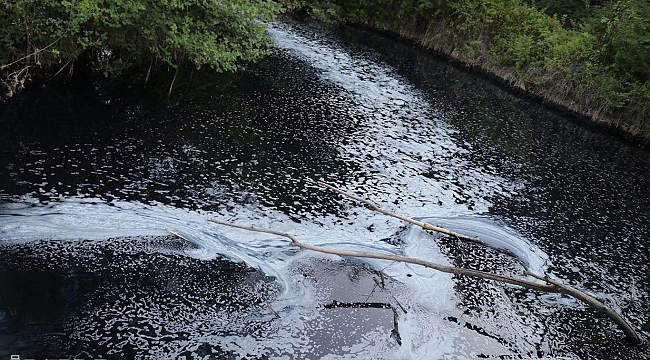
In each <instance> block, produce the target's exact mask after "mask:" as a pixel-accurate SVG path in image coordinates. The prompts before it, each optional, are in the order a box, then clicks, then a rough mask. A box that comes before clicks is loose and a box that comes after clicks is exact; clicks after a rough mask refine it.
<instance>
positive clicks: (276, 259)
mask: <svg viewBox="0 0 650 360" xmlns="http://www.w3.org/2000/svg"><path fill="white" fill-rule="evenodd" d="M269 33H270V35H271V36H273V37H274V38H275V43H276V47H275V49H274V50H273V53H272V55H270V56H269V57H267V58H266V59H264V60H263V61H262V62H260V63H259V64H256V65H252V66H250V67H249V68H248V69H247V70H246V71H243V72H240V73H237V74H225V75H218V76H217V75H210V74H207V73H206V72H196V73H194V72H192V75H186V76H184V77H183V78H184V79H186V80H187V81H186V82H185V83H181V85H179V86H176V90H175V93H173V94H172V96H171V98H170V101H169V102H166V101H165V100H161V98H160V96H158V97H157V96H156V95H155V94H154V95H152V91H148V90H143V89H142V84H136V85H134V84H128V83H117V82H110V81H97V82H93V83H89V82H83V81H80V80H79V81H76V80H74V78H73V81H72V82H71V83H70V84H68V85H54V84H53V85H51V86H49V85H48V87H46V88H43V89H40V88H39V89H28V90H26V91H24V92H23V93H22V94H21V95H19V96H18V97H17V98H16V99H14V100H12V101H11V102H8V103H5V104H2V105H0V141H1V142H2V145H0V358H9V357H10V355H12V354H21V356H22V357H21V358H30V357H49V358H52V357H58V358H68V357H70V358H72V357H76V358H93V359H97V358H109V359H120V358H142V359H145V358H146V359H177V358H178V359H181V358H185V359H209V358H218V359H221V358H228V359H231V358H232V359H242V358H256V359H257V358H259V359H265V358H281V359H341V358H350V359H352V358H354V359H359V358H367V359H371V358H372V359H451V358H454V359H474V358H477V357H486V358H545V359H558V358H561V359H601V358H602V359H605V358H606V359H631V358H635V359H641V358H650V355H649V353H650V347H648V336H649V335H650V314H649V312H648V310H647V309H648V308H650V298H649V294H648V291H649V289H650V277H649V275H648V274H649V271H650V250H649V240H650V236H649V235H648V234H650V153H648V152H647V151H643V150H639V149H636V148H634V147H631V146H628V145H626V144H625V143H624V142H622V141H620V140H618V139H616V138H613V137H610V136H608V135H606V134H603V133H601V132H599V131H598V130H595V129H591V128H588V127H586V126H585V125H584V124H581V123H579V122H578V121H577V120H575V119H570V118H568V117H566V116H564V115H563V114H561V113H559V112H557V111H554V110H552V109H548V108H545V107H544V106H543V105H541V104H539V103H536V102H534V101H531V100H529V99H526V98H522V97H520V96H516V95H513V94H511V93H509V92H507V91H505V90H504V89H503V88H501V87H499V86H498V85H496V84H494V83H492V82H490V80H488V79H485V78H483V77H481V76H479V75H477V74H473V73H468V72H465V71H463V69H462V68H459V67H458V66H456V65H453V64H450V63H449V62H448V61H447V60H445V59H441V58H437V57H435V56H433V55H431V54H428V53H426V52H423V51H421V50H419V49H417V48H416V47H414V46H412V45H409V44H405V43H401V42H398V41H395V40H394V39H390V38H386V37H383V36H380V35H377V34H374V33H369V32H366V31H362V30H359V29H355V28H348V27H337V28H332V27H330V26H326V25H322V24H318V23H314V22H311V21H305V20H290V19H284V20H283V21H281V22H277V23H275V24H273V25H272V26H271V27H270V29H269ZM190 77H192V79H189V78H190ZM148 86H150V87H152V85H148ZM317 180H322V181H326V182H329V183H332V184H335V185H337V186H339V187H341V188H343V189H345V190H347V191H350V192H353V193H356V194H358V195H361V196H364V197H367V198H369V199H371V200H372V201H374V202H376V203H378V204H379V205H381V206H382V207H385V208H386V209H389V210H391V211H395V212H398V213H401V214H404V215H407V216H410V217H414V218H417V219H424V220H426V221H428V222H431V223H433V224H436V225H440V226H446V227H449V228H451V229H454V230H457V231H460V232H463V233H466V234H468V235H472V236H475V235H478V236H480V237H481V239H483V240H484V241H486V242H488V243H490V244H493V245H495V246H499V247H503V248H507V249H510V250H512V251H513V252H515V253H516V254H518V255H519V256H520V257H522V258H524V259H525V260H526V261H527V263H528V264H529V266H530V267H531V268H532V269H533V270H536V271H538V272H540V273H543V272H547V273H548V274H550V275H551V276H553V277H556V278H558V279H561V280H562V281H564V282H566V283H567V284H571V285H573V286H575V287H577V288H579V289H581V290H584V291H586V292H587V293H589V294H591V295H593V296H595V297H597V298H599V299H601V300H602V301H604V302H605V303H607V304H608V305H609V306H612V307H613V308H614V309H616V310H618V311H620V312H621V313H622V314H623V316H624V317H625V318H626V319H628V320H629V321H630V323H631V324H632V325H633V327H634V328H635V329H636V330H637V331H639V334H640V336H641V337H642V340H643V342H642V344H641V345H637V346H630V345H627V343H626V342H625V340H624V336H623V333H622V332H621V331H620V330H619V329H618V328H617V327H616V326H615V325H614V324H613V323H612V322H611V321H610V320H609V319H608V318H606V317H604V316H602V315H599V314H597V313H595V312H594V311H593V310H591V309H589V308H586V307H585V306H584V305H583V304H582V303H579V302H577V301H575V300H573V299H571V298H568V297H566V296H561V295H557V294H543V293H537V292H531V291H527V290H524V289H520V288H516V287H513V286H509V285H503V284H497V283H494V282H488V281H483V280H478V279H471V278H464V277H459V276H452V275H449V274H442V273H438V272H434V271H430V270H426V269H423V268H421V267H418V266H414V265H413V266H411V265H408V266H407V265H404V264H398V263H391V262H387V261H380V260H370V261H365V260H364V261H361V260H358V259H349V258H346V259H342V258H340V257H337V256H330V255H323V254H318V253H313V252H309V251H299V250H297V249H296V248H293V247H291V246H290V244H289V242H288V241H287V240H286V239H285V238H281V237H277V236H273V235H268V234H259V233H252V232H246V231H243V230H238V229H232V228H226V227H223V226H220V225H216V224H213V223H209V222H208V221H207V219H208V218H211V217H212V218H218V219H222V220H227V221H232V222H236V223H240V224H244V225H256V226H261V227H267V228H273V229H276V230H281V231H286V232H289V233H291V234H294V235H295V236H297V237H298V238H299V239H300V240H301V241H303V242H306V243H310V244H316V245H322V246H331V247H336V248H343V249H357V250H366V251H378V252H385V253H398V254H403V255H406V256H412V257H418V258H423V259H427V260H431V261H434V262H438V263H441V264H446V265H456V266H465V267H472V268H478V269H484V270H490V271H497V272H501V273H505V274H513V275H517V274H520V273H521V269H520V268H519V267H518V266H517V264H516V263H514V262H513V261H512V260H510V259H508V258H507V257H504V256H501V255H500V254H498V253H494V252H491V251H489V250H486V249H483V248H480V247H477V246H473V245H469V244H465V243H459V242H458V241H456V240H454V239H451V238H448V237H444V236H440V235H434V234H430V233H427V232H425V231H422V230H420V229H418V228H414V227H412V226H407V225H406V224H404V223H402V222H400V221H399V220H397V219H393V218H390V217H386V216H385V215H382V214H379V213H377V212H374V211H372V210H370V209H368V208H365V207H364V206H363V205H362V204H360V203H357V202H354V201H351V200H349V199H346V198H343V197H341V196H339V195H337V194H335V193H333V192H331V191H327V190H325V189H322V188H320V187H318V186H317V185H316V181H317ZM166 228H168V229H169V230H171V231H173V232H175V233H177V234H179V235H181V236H182V237H184V238H186V239H188V240H189V241H190V243H188V242H186V241H184V240H182V239H180V238H179V237H176V236H174V235H170V234H169V233H168V232H166V231H165V229H166ZM252 267H255V268H257V270H255V269H253V268H252ZM378 271H381V272H383V274H384V276H383V282H384V283H385V288H379V287H377V286H376V283H375V280H373V278H374V279H379V278H382V275H380V273H379V272H378ZM334 301H338V302H347V303H375V304H389V305H390V306H392V307H393V308H394V309H396V310H395V313H397V314H398V327H397V329H395V328H394V312H393V310H391V309H390V308H385V307H369V308H346V307H333V308H332V307H331V306H328V305H331V304H332V303H333V302H334ZM400 305H401V306H403V307H404V310H406V312H404V311H402V310H401V309H399V306H400ZM271 308H272V309H273V310H271ZM275 312H277V315H276V314H275ZM396 332H397V333H399V336H396V335H395V333H396ZM398 339H399V340H400V341H398Z"/></svg>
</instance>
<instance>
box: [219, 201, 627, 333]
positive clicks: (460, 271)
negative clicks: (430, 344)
mask: <svg viewBox="0 0 650 360" xmlns="http://www.w3.org/2000/svg"><path fill="white" fill-rule="evenodd" d="M382 212H383V211H382ZM395 215H397V214H395ZM391 216H392V215H391ZM397 216H399V215H397ZM208 221H211V222H213V223H215V224H220V225H225V226H230V227H234V228H239V229H243V230H249V231H256V232H261V233H267V234H273V235H278V236H283V237H286V238H288V239H289V240H291V245H293V246H296V247H299V248H301V249H304V250H312V251H316V252H320V253H325V254H333V255H339V256H349V257H357V258H372V259H380V260H389V261H399V262H403V263H409V264H415V265H421V266H424V267H427V268H430V269H433V270H438V271H440V272H444V273H449V274H455V275H465V276H471V277H476V278H481V279H488V280H494V281H498V282H504V283H508V284H513V285H517V286H521V287H524V288H528V289H532V290H538V291H543V292H548V293H562V294H566V295H569V296H571V297H573V298H575V299H578V300H580V301H582V302H583V303H585V304H587V305H589V306H591V307H593V308H595V309H596V310H600V311H602V312H603V313H604V314H605V315H607V316H608V317H609V318H611V319H612V320H613V321H614V322H615V323H616V324H617V325H618V326H619V327H620V328H621V329H622V330H623V332H624V333H625V335H626V336H627V339H628V340H629V341H630V342H632V343H635V344H636V343H639V342H640V340H639V336H638V335H637V333H636V332H635V331H634V329H632V327H630V325H629V324H628V323H627V322H626V321H625V319H623V318H622V317H621V316H620V315H619V314H618V313H617V312H616V311H614V310H613V309H612V308H610V307H608V306H607V305H605V304H603V303H602V302H600V301H598V300H596V299H595V298H593V297H591V296H589V295H587V294H585V293H583V292H581V291H580V290H577V289H575V288H573V287H570V286H568V285H564V284H561V283H559V282H557V281H555V280H551V279H550V278H548V276H546V277H542V276H540V275H537V274H533V273H531V272H530V271H528V270H526V271H525V275H529V276H532V277H533V278H536V279H539V280H543V281H545V282H546V284H541V283H537V282H534V281H530V280H526V279H520V278H516V277H512V276H508V275H501V274H494V273H490V272H486V271H480V270H473V269H467V268H460V267H455V266H448V265H442V264H438V263H434V262H431V261H426V260H422V259H417V258H411V257H406V256H402V255H396V254H382V253H375V252H366V251H353V250H344V249H334V248H327V247H322V246H317V245H310V244H305V243H303V242H300V241H299V240H298V239H297V238H296V237H295V236H293V235H291V234H289V233H286V232H282V231H277V230H273V229H265V228H259V227H255V226H245V225H238V224H234V223H230V222H226V221H221V220H216V219H208Z"/></svg>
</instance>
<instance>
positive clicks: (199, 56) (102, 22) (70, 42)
mask: <svg viewBox="0 0 650 360" xmlns="http://www.w3.org/2000/svg"><path fill="white" fill-rule="evenodd" d="M2 1H3V2H2V4H1V5H0V19H2V20H0V62H1V63H2V64H8V63H11V62H15V61H16V60H19V59H21V58H23V57H25V56H27V55H30V54H32V55H31V56H27V58H26V59H25V60H26V61H29V60H32V61H34V62H39V63H40V64H41V65H45V66H47V65H51V64H56V63H60V62H67V61H69V60H79V59H80V57H82V56H84V57H85V59H86V60H88V61H90V62H91V63H93V64H94V65H95V66H97V67H98V68H100V69H101V70H103V71H104V72H106V73H112V72H116V71H119V70H120V69H121V68H124V67H128V66H131V65H134V64H142V63H149V62H156V63H159V64H165V65H168V66H172V67H177V66H178V65H180V64H181V63H183V62H189V63H191V64H193V65H195V66H196V67H202V66H210V67H212V68H214V69H215V70H217V71H227V70H234V69H237V68H238V67H240V66H242V64H244V63H245V62H246V61H252V60H256V59H258V58H259V57H260V56H262V55H263V54H265V53H266V52H267V51H268V50H267V49H268V44H269V40H268V39H267V37H266V35H265V29H266V28H265V22H268V21H272V20H273V19H274V18H275V16H276V14H278V13H279V12H280V11H281V9H282V7H281V5H280V4H279V3H277V2H275V1H272V0H225V1H212V0H63V1H59V0H16V1H9V0H2ZM5 70H6V69H5Z"/></svg>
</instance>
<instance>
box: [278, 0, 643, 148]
mask: <svg viewBox="0 0 650 360" xmlns="http://www.w3.org/2000/svg"><path fill="white" fill-rule="evenodd" d="M289 6H290V7H292V8H294V9H306V10H308V11H311V12H312V13H313V14H314V15H316V16H319V17H322V18H325V19H329V20H335V21H346V22H351V23H357V24H364V25H368V26H371V27H373V28H376V29H382V30H388V31H391V32H396V33H398V34H400V35H402V36H404V37H407V38H410V39H413V40H415V41H417V42H419V43H420V44H421V45H423V46H424V47H427V48H431V49H434V50H436V51H440V52H443V53H446V54H448V55H451V56H452V57H453V58H455V59H457V60H460V61H461V62H463V63H466V64H469V65H471V66H473V67H476V68H479V69H482V70H484V71H486V72H488V73H490V74H494V75H496V76H498V77H500V78H502V79H503V80H505V81H507V82H508V83H510V84H511V85H513V86H515V87H517V88H520V89H523V90H525V91H527V92H530V93H532V94H535V95H538V96H540V97H542V98H543V99H546V100H548V101H551V102H553V103H555V104H559V105H562V106H564V107H566V108H569V109H571V110H573V111H575V112H577V113H579V114H583V115H586V116H588V117H589V118H591V119H593V120H594V121H596V122H599V123H602V124H605V125H608V126H612V127H616V128H619V129H620V130H622V131H624V132H625V133H628V134H631V135H634V136H636V137H638V138H639V139H641V140H642V141H644V142H645V143H648V142H650V119H648V113H649V110H650V81H649V79H650V2H647V1H643V2H637V1H633V0H622V1H594V2H591V3H590V2H589V1H581V0H573V1H556V0H540V1H526V0H447V1H445V0H334V1H325V0H304V1H303V0H295V1H294V2H292V3H290V5H289Z"/></svg>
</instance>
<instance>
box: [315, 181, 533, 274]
mask: <svg viewBox="0 0 650 360" xmlns="http://www.w3.org/2000/svg"><path fill="white" fill-rule="evenodd" d="M317 183H318V185H320V186H323V187H326V188H328V189H330V190H332V191H335V192H337V193H339V194H341V195H345V196H347V197H349V198H352V199H354V200H358V201H361V202H362V203H364V204H366V205H367V206H368V208H370V209H371V210H375V211H378V212H380V213H382V214H386V215H388V216H392V217H394V218H397V219H400V220H403V221H406V222H409V223H411V224H413V225H416V226H419V227H421V228H422V229H424V230H431V231H435V232H439V233H441V234H445V235H450V236H453V237H455V238H457V239H460V240H463V241H467V242H470V243H474V244H478V245H481V246H484V247H487V248H490V249H493V250H495V251H497V252H500V253H502V254H505V255H508V256H510V257H512V258H514V259H515V260H517V262H519V264H520V265H521V266H523V268H524V269H525V270H526V271H527V270H528V265H527V264H526V262H525V261H524V260H523V259H521V258H519V257H518V256H517V255H515V254H514V253H513V252H512V251H510V250H509V249H502V248H498V247H495V246H492V245H489V244H488V243H486V242H485V241H483V240H481V239H479V238H478V237H471V236H467V235H465V234H461V233H457V232H455V231H451V230H449V229H445V228H443V227H439V226H435V225H432V224H429V223H425V222H423V221H418V220H415V219H412V218H410V217H407V216H404V215H400V214H397V213H394V212H392V211H388V210H384V209H382V208H380V207H379V206H378V205H377V204H375V203H374V202H372V201H370V200H368V199H364V198H362V197H360V196H357V195H354V194H350V193H349V192H346V191H343V190H341V189H339V188H337V187H335V186H334V185H331V184H328V183H325V182H322V181H317Z"/></svg>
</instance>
